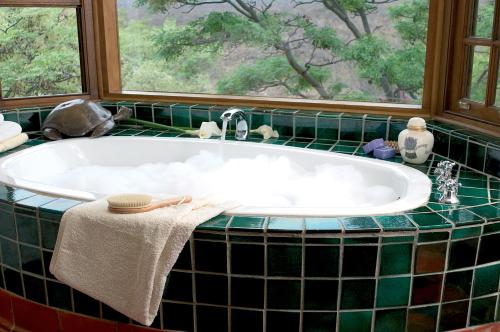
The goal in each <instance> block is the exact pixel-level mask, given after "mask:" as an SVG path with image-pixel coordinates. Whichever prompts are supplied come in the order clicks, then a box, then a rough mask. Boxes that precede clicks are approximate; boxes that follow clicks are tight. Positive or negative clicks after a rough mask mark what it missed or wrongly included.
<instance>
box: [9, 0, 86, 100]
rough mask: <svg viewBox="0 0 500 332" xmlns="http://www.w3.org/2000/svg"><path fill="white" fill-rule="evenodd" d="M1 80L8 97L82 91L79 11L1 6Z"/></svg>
mask: <svg viewBox="0 0 500 332" xmlns="http://www.w3.org/2000/svg"><path fill="white" fill-rule="evenodd" d="M0 79H1V81H2V94H3V96H4V97H5V98H13V97H24V96H41V95H54V94H65V93H79V92H81V91H82V87H81V81H80V55H79V46H78V32H77V25H76V13H75V11H74V10H70V9H60V8H8V7H4V8H0Z"/></svg>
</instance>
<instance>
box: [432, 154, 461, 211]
mask: <svg viewBox="0 0 500 332" xmlns="http://www.w3.org/2000/svg"><path fill="white" fill-rule="evenodd" d="M454 166H455V163H453V162H451V161H447V160H444V161H441V162H439V163H438V164H437V167H436V169H435V170H434V175H437V178H436V182H437V185H438V187H437V190H438V191H439V192H440V193H441V195H440V196H439V202H440V203H445V204H458V203H460V201H459V200H458V197H457V194H458V188H460V187H461V186H462V185H461V184H460V183H459V182H458V179H452V170H453V167H454Z"/></svg>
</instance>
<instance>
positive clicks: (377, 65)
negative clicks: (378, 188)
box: [117, 0, 429, 105]
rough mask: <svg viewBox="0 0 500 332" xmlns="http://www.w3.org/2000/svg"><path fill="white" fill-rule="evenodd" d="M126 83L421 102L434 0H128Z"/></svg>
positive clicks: (122, 19)
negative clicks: (430, 9)
mask: <svg viewBox="0 0 500 332" xmlns="http://www.w3.org/2000/svg"><path fill="white" fill-rule="evenodd" d="M117 8H118V18H119V19H118V29H119V49H120V62H121V68H120V70H121V80H120V83H121V89H122V90H132V91H150V92H170V93H202V94H216V95H226V96H227V95H230V96H257V97H272V98H275V97H276V98H282V97H284V98H296V99H322V100H336V101H361V102H376V103H398V104H412V105H421V104H422V96H423V90H424V89H423V82H424V69H425V59H426V37H427V24H428V11H429V3H428V0H373V1H372V0H370V1H320V0H313V1H309V0H287V1H276V0H257V1H255V0H252V1H249V0H242V1H209V0H206V1H205V0H196V1H184V0H179V1H167V0H160V1H158V0H118V1H117Z"/></svg>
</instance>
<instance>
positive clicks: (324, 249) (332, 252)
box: [305, 246, 340, 277]
mask: <svg viewBox="0 0 500 332" xmlns="http://www.w3.org/2000/svg"><path fill="white" fill-rule="evenodd" d="M305 250H306V252H305V276H306V277H338V275H339V253H340V248H339V247H338V246H306V247H305Z"/></svg>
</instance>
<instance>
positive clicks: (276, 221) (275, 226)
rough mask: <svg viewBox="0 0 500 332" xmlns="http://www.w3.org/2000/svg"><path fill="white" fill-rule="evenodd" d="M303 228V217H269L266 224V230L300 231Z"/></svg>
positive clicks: (281, 231)
mask: <svg viewBox="0 0 500 332" xmlns="http://www.w3.org/2000/svg"><path fill="white" fill-rule="evenodd" d="M303 229H304V219H303V218H282V217H272V218H269V224H268V226H267V231H268V232H280V233H283V232H292V233H300V232H302V231H303Z"/></svg>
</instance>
